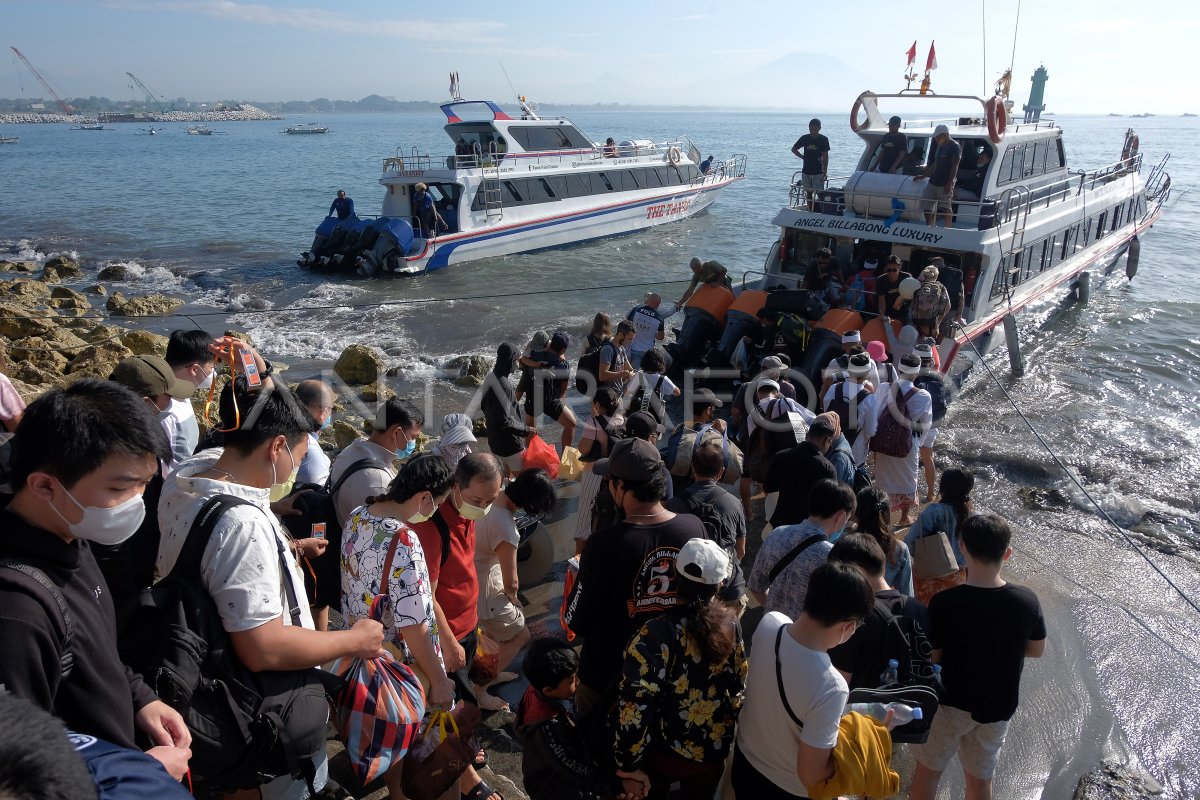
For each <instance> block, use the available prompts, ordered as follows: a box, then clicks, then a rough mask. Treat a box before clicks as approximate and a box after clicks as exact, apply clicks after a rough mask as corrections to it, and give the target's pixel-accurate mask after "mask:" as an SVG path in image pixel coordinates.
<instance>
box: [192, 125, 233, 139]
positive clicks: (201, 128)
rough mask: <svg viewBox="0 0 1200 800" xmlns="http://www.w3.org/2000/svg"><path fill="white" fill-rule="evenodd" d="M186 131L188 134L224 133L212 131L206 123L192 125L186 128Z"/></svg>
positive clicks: (209, 134) (223, 133) (210, 134)
mask: <svg viewBox="0 0 1200 800" xmlns="http://www.w3.org/2000/svg"><path fill="white" fill-rule="evenodd" d="M187 132H188V136H212V135H213V134H217V135H218V136H224V135H225V131H214V130H213V129H212V128H210V127H208V126H207V125H193V126H192V127H190V128H188V129H187Z"/></svg>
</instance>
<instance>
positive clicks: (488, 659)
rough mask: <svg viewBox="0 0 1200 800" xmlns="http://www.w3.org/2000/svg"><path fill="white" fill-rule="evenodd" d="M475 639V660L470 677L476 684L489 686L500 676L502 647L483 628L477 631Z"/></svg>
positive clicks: (472, 663)
mask: <svg viewBox="0 0 1200 800" xmlns="http://www.w3.org/2000/svg"><path fill="white" fill-rule="evenodd" d="M475 638H476V642H477V643H476V645H475V660H474V661H472V662H471V669H470V673H469V677H470V678H471V680H472V681H473V682H475V683H476V684H478V685H480V686H487V685H488V684H489V683H491V682H492V681H494V680H496V676H497V675H499V674H500V645H499V644H497V643H496V641H495V640H494V639H492V637H490V636H488V635H487V634H486V633H484V632H483V628H477V629H476V632H475Z"/></svg>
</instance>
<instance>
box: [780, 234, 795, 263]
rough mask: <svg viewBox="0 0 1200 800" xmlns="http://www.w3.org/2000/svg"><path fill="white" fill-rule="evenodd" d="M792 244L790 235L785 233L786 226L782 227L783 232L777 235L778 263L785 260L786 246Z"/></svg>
mask: <svg viewBox="0 0 1200 800" xmlns="http://www.w3.org/2000/svg"><path fill="white" fill-rule="evenodd" d="M791 246H792V242H791V237H790V236H788V235H787V228H784V232H783V234H781V235H780V237H779V263H780V264H784V263H786V262H787V252H788V248H789V247H791Z"/></svg>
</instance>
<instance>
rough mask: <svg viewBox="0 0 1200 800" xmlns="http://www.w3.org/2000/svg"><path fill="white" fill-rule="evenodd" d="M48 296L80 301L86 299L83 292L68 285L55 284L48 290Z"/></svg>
mask: <svg viewBox="0 0 1200 800" xmlns="http://www.w3.org/2000/svg"><path fill="white" fill-rule="evenodd" d="M44 285H45V284H43V286H44ZM50 296H51V297H52V298H54V299H55V300H78V301H79V302H81V303H87V301H88V299H87V297H86V296H85V295H84V294H83V292H77V291H75V290H74V289H72V288H71V287H69V286H55V287H54V288H53V289H51V290H50Z"/></svg>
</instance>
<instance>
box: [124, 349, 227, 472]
mask: <svg viewBox="0 0 1200 800" xmlns="http://www.w3.org/2000/svg"><path fill="white" fill-rule="evenodd" d="M210 341H211V340H210ZM108 379H109V380H110V381H113V382H115V383H119V384H121V385H122V386H124V387H125V388H126V389H130V390H132V391H133V392H134V393H136V394H138V395H140V396H141V397H142V399H143V400H144V401H145V403H146V405H147V406H149V407H150V409H151V410H152V411H153V412H154V413H155V414H156V415H157V416H158V421H159V425H161V426H162V429H163V433H164V434H166V436H167V441H168V442H169V443H171V457H170V458H168V459H167V465H168V467H169V468H170V469H174V468H175V467H176V466H178V465H179V463H180V462H181V461H183V460H184V459H186V458H188V457H189V456H191V453H190V452H189V453H187V455H184V456H183V458H182V459H181V458H178V456H179V453H178V452H176V450H175V441H176V439H178V438H180V436H181V435H182V434H181V433H180V431H179V424H180V417H179V416H177V415H176V414H174V413H172V411H171V409H172V404H174V403H176V402H180V403H185V402H186V403H188V404H189V405H188V407H189V408H190V407H191V406H190V400H191V396H192V395H193V394H195V393H196V385H195V384H194V383H192V382H191V381H189V380H183V379H180V378H178V377H176V375H175V372H174V371H173V370H172V369H171V365H170V364H168V363H167V361H166V359H163V358H160V357H159V356H130V357H129V358H126V359H122V360H121V361H120V362H119V363H118V364H117V366H115V367H113V371H112V374H110V375H109V376H108ZM192 417H193V418H192V422H193V423H195V421H196V420H195V415H194V414H193V415H192ZM197 436H199V429H197Z"/></svg>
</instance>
